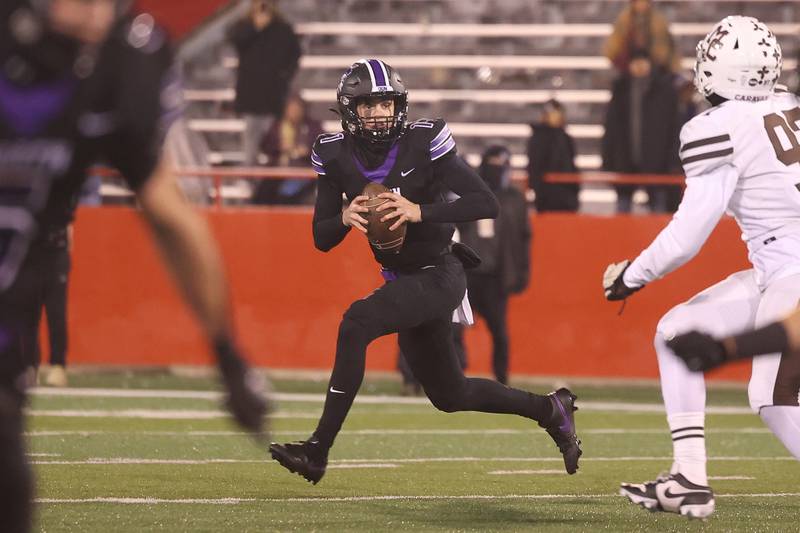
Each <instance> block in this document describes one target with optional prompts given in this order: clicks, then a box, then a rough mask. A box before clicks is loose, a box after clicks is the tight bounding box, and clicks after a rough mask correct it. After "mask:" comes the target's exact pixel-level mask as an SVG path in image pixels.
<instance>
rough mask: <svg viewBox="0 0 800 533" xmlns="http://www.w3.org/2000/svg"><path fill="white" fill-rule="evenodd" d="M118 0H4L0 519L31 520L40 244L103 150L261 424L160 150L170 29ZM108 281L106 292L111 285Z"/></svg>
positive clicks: (213, 266)
mask: <svg viewBox="0 0 800 533" xmlns="http://www.w3.org/2000/svg"><path fill="white" fill-rule="evenodd" d="M129 3H130V2H129V1H125V0H92V1H90V2H87V1H85V0H3V1H2V2H0V26H1V27H0V522H1V523H2V526H0V529H2V530H3V531H7V532H18V531H27V530H28V528H29V527H30V518H31V509H32V504H31V501H32V492H33V483H32V479H31V475H30V472H29V468H28V465H27V461H26V458H25V453H24V446H23V442H22V424H23V422H22V415H21V414H22V405H23V401H24V390H23V387H22V380H21V379H20V376H21V375H22V374H23V371H24V369H25V366H26V365H27V363H28V360H29V359H28V357H29V355H30V354H28V353H27V352H26V347H25V346H24V342H23V341H24V338H25V335H24V332H25V331H26V328H28V327H29V324H30V323H31V322H30V321H32V320H35V317H36V314H37V313H39V312H40V307H39V303H40V302H39V301H38V299H37V297H36V294H35V293H36V288H37V283H38V280H39V279H41V278H46V277H48V276H49V274H50V272H51V270H52V269H53V268H55V265H53V264H52V262H49V261H48V260H47V257H48V254H47V252H46V243H47V242H48V239H50V238H51V236H52V235H54V234H58V233H59V232H61V231H63V230H64V229H65V228H66V226H67V225H68V224H69V222H70V221H71V219H72V215H73V210H74V203H75V200H76V193H77V192H78V191H79V190H80V188H81V184H82V183H83V181H84V179H85V177H86V169H87V167H88V166H89V165H90V164H92V163H94V162H96V161H98V160H101V159H104V160H106V161H107V162H109V163H110V164H111V165H113V166H114V167H116V168H118V169H119V170H120V172H121V173H122V174H123V175H124V177H125V178H126V179H127V181H128V183H129V184H130V186H131V188H132V189H133V190H134V191H135V192H136V194H137V198H138V200H139V202H140V205H141V208H142V211H143V214H144V217H145V219H146V220H147V222H148V223H149V226H150V228H151V230H152V232H153V235H154V237H155V240H156V242H157V243H158V244H159V246H160V248H161V250H162V252H163V255H164V258H165V261H166V263H167V265H168V266H169V267H170V269H171V270H172V273H173V274H174V276H175V278H176V280H177V282H178V284H179V285H180V288H181V289H182V291H183V294H184V296H185V297H186V299H187V301H188V302H189V304H190V305H191V307H192V309H193V311H194V312H195V314H196V315H197V317H198V319H199V321H200V323H201V325H202V327H203V329H204V331H205V332H206V334H207V335H208V340H209V342H211V343H212V344H213V347H214V350H215V353H216V355H217V359H218V362H219V366H220V370H221V374H222V376H223V381H224V383H225V385H226V388H227V391H228V405H229V408H230V409H231V411H232V412H233V414H234V416H235V417H236V419H237V421H238V422H239V423H240V424H241V425H242V426H244V427H245V428H247V429H248V430H251V431H254V432H260V431H261V430H262V419H263V414H264V412H265V408H266V405H265V401H264V400H263V398H262V397H261V394H260V393H259V392H258V390H257V387H256V386H255V384H254V383H253V380H252V379H249V377H248V376H249V374H248V372H247V366H246V364H245V362H244V360H243V359H242V358H241V357H240V356H239V354H238V353H237V349H236V347H235V344H234V342H233V339H232V336H231V325H230V313H229V309H228V290H227V284H226V282H225V277H224V273H223V269H222V263H221V260H220V257H219V253H218V251H217V247H216V245H215V243H214V241H213V239H212V236H211V233H210V232H209V229H208V227H207V225H206V224H205V222H204V221H203V219H202V218H201V217H200V216H198V215H197V214H196V213H195V212H194V210H192V209H191V208H190V207H189V206H188V205H187V204H186V203H185V202H184V200H183V197H182V195H181V193H180V192H179V190H178V188H177V184H176V180H175V177H174V175H173V173H172V171H171V170H170V167H169V165H168V163H167V162H165V161H164V159H163V158H162V157H161V141H162V139H163V134H164V133H165V130H166V128H167V126H168V125H169V124H170V122H171V121H172V120H173V119H174V118H175V116H176V115H177V114H178V111H179V106H178V103H179V102H178V99H176V95H180V89H179V86H178V84H177V79H176V76H175V73H174V71H173V70H172V69H171V62H172V58H171V53H170V50H169V46H168V42H167V38H166V34H165V33H164V32H163V31H162V30H161V29H159V28H158V27H157V26H155V25H154V23H153V19H152V17H150V16H148V15H139V16H137V17H133V16H132V15H130V14H128V11H129V9H128V4H129ZM112 289H113V288H112V287H109V290H112Z"/></svg>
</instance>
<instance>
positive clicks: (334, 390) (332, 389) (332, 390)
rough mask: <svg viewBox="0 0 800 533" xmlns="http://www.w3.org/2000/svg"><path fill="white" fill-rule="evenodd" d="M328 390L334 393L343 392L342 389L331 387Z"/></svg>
mask: <svg viewBox="0 0 800 533" xmlns="http://www.w3.org/2000/svg"><path fill="white" fill-rule="evenodd" d="M330 391H331V392H333V393H334V394H344V391H343V390H336V389H334V388H333V387H331V388H330Z"/></svg>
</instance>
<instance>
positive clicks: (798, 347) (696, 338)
mask: <svg viewBox="0 0 800 533" xmlns="http://www.w3.org/2000/svg"><path fill="white" fill-rule="evenodd" d="M667 346H669V347H670V348H671V349H672V351H673V352H675V355H677V356H678V357H680V358H681V359H683V360H684V362H685V363H686V366H688V367H689V368H690V369H691V370H694V371H700V370H703V371H705V370H711V369H712V368H717V367H718V366H721V365H724V364H725V363H728V362H731V361H738V360H740V359H749V358H751V357H755V356H757V355H764V354H776V353H780V354H783V355H782V357H781V364H787V365H791V369H792V370H791V372H792V374H791V379H790V380H789V382H788V383H792V384H793V385H794V386H793V388H792V389H790V390H789V391H787V392H788V393H789V394H791V392H792V391H793V390H796V389H797V388H798V387H800V360H799V359H798V358H800V310H796V311H795V312H794V313H792V314H791V315H789V316H788V317H786V318H784V319H783V320H778V321H776V322H772V323H771V324H768V325H766V326H764V327H761V328H758V329H756V330H753V331H748V332H745V333H740V334H738V335H731V336H728V337H724V338H720V339H716V338H714V337H712V336H711V335H709V334H707V333H701V332H699V331H696V330H693V331H690V332H689V333H683V334H681V335H678V336H676V337H674V338H673V339H672V340H670V341H668V342H667ZM791 451H792V454H793V455H794V456H795V457H797V458H798V459H800V449H794V450H791Z"/></svg>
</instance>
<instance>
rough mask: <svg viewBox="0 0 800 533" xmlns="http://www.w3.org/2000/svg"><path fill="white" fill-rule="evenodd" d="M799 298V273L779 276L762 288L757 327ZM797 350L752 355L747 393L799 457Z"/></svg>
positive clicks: (783, 313)
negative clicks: (753, 357) (753, 356)
mask: <svg viewBox="0 0 800 533" xmlns="http://www.w3.org/2000/svg"><path fill="white" fill-rule="evenodd" d="M798 302H800V274H796V275H793V276H789V277H786V278H782V279H779V280H777V281H775V282H773V283H771V284H770V285H769V286H768V287H767V289H766V290H765V291H764V295H763V297H762V298H761V303H760V304H759V306H758V312H757V314H756V327H759V326H763V325H766V324H768V323H770V322H773V321H775V320H778V319H780V318H781V317H783V316H786V315H787V314H789V313H790V312H792V311H793V310H794V309H795V308H796V307H797V305H798ZM798 393H800V353H789V352H786V353H782V354H772V355H763V356H759V357H756V358H755V359H753V373H752V376H751V378H750V385H749V389H748V394H749V396H750V406H751V407H752V408H753V410H754V411H756V412H758V413H759V415H760V416H761V418H762V419H763V420H764V423H765V424H766V425H767V427H769V428H770V430H772V432H773V433H774V434H775V436H776V437H778V439H780V441H781V442H782V443H783V445H784V446H786V449H787V450H789V452H790V453H791V454H792V455H793V456H794V457H795V458H797V459H800V406H798Z"/></svg>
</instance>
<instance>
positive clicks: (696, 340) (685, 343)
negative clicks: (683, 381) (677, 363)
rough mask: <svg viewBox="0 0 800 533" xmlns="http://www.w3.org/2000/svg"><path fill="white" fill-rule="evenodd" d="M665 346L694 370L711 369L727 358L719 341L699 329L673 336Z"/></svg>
mask: <svg viewBox="0 0 800 533" xmlns="http://www.w3.org/2000/svg"><path fill="white" fill-rule="evenodd" d="M667 346H669V348H670V349H671V350H672V351H673V352H675V355H677V356H678V357H680V358H681V359H683V362H684V363H686V366H687V367H689V370H693V371H695V372H698V371H705V370H711V369H712V368H716V367H718V366H720V365H721V364H722V363H724V362H725V361H727V360H728V359H729V357H728V354H727V352H726V350H725V346H723V344H722V343H721V342H720V341H718V340H716V339H715V338H714V337H712V336H711V335H706V334H705V333H700V332H699V331H690V332H689V333H684V334H683V335H678V336H676V337H673V338H672V339H671V340H668V341H667Z"/></svg>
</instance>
